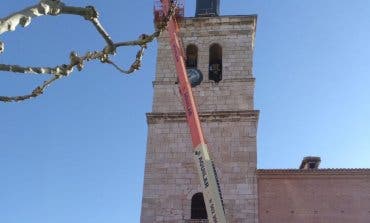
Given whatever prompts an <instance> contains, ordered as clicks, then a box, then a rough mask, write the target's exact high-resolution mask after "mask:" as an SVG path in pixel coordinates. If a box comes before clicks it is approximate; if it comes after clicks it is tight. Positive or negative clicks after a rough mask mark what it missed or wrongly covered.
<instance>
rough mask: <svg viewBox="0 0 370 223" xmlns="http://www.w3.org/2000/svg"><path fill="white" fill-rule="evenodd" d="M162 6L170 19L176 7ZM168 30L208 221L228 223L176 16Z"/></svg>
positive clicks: (169, 3) (168, 1) (167, 2)
mask: <svg viewBox="0 0 370 223" xmlns="http://www.w3.org/2000/svg"><path fill="white" fill-rule="evenodd" d="M161 2H162V6H163V13H164V15H167V13H168V12H169V9H170V7H171V6H172V5H173V1H171V0H161ZM167 30H168V34H169V37H170V45H171V49H172V55H173V58H174V62H175V65H176V71H177V75H178V79H179V91H180V94H181V97H182V103H183V106H184V109H185V113H186V119H187V122H188V125H189V129H190V134H191V139H192V144H193V150H194V151H193V152H194V160H195V163H196V166H197V170H198V174H199V179H200V182H201V184H202V188H203V196H204V201H205V205H206V209H207V214H208V220H209V221H210V222H211V223H226V218H225V212H224V208H223V203H222V196H221V193H220V190H219V185H218V181H217V176H216V172H215V168H214V166H213V163H212V160H211V158H210V156H209V153H208V148H207V144H206V141H205V138H204V134H203V130H202V126H201V124H200V120H199V114H198V110H197V107H196V104H195V100H194V97H193V92H192V89H191V85H190V83H189V80H188V76H187V72H186V68H185V60H184V57H183V51H182V48H181V42H180V38H179V35H178V32H179V26H178V23H177V21H176V18H175V17H174V16H173V17H172V18H171V19H170V21H169V23H168V28H167Z"/></svg>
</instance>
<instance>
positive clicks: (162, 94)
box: [141, 16, 258, 223]
mask: <svg viewBox="0 0 370 223" xmlns="http://www.w3.org/2000/svg"><path fill="white" fill-rule="evenodd" d="M255 28H256V17H255V16H223V17H212V18H186V19H184V20H183V21H182V28H181V35H182V40H183V45H184V47H186V46H187V45H188V44H195V45H196V46H197V48H198V68H199V69H200V70H201V71H202V72H203V74H204V78H205V79H204V81H203V82H202V83H201V85H199V86H197V87H195V88H193V91H194V96H195V99H196V102H197V104H198V108H199V111H200V116H201V121H202V126H203V129H204V134H205V137H206V139H207V141H208V145H209V149H210V154H211V157H212V158H213V159H214V162H215V166H216V170H217V173H218V176H219V180H220V186H221V191H222V194H223V198H224V203H225V211H226V217H227V220H228V222H233V223H256V222H257V221H258V214H257V211H258V208H257V207H258V205H257V179H256V172H255V171H256V160H257V159H256V156H257V154H256V131H257V123H258V111H255V110H254V106H253V103H254V102H253V96H254V78H253V76H252V59H253V42H254V35H255ZM213 43H218V44H219V45H221V47H222V52H223V58H222V60H223V79H222V81H220V82H219V83H215V82H213V81H210V80H208V65H209V47H210V45H211V44H213ZM176 82H177V78H176V72H175V66H174V63H173V58H172V54H171V49H170V46H169V40H168V36H167V34H166V33H164V34H163V36H161V37H160V38H159V40H158V56H157V68H156V77H155V80H154V82H153V87H154V98H153V108H152V112H151V113H148V114H147V119H148V142H147V153H146V165H145V175H144V189H143V201H142V211H141V222H142V223H156V222H176V223H177V222H188V220H189V219H190V215H191V198H192V196H193V195H194V194H196V193H198V192H201V186H200V182H199V177H198V175H197V174H198V173H197V170H196V167H195V163H194V161H193V155H192V152H193V150H192V143H191V141H190V140H191V138H190V134H189V130H188V126H187V123H186V120H185V114H184V112H183V111H184V109H183V106H182V105H181V98H180V94H179V92H178V86H177V84H176Z"/></svg>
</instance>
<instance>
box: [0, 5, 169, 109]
mask: <svg viewBox="0 0 370 223" xmlns="http://www.w3.org/2000/svg"><path fill="white" fill-rule="evenodd" d="M175 9H176V6H175V3H173V4H172V5H171V7H170V9H169V12H168V16H166V17H164V18H163V20H162V21H161V22H159V23H158V24H157V27H156V31H155V32H154V33H152V34H151V35H147V34H142V35H140V36H139V38H138V39H137V40H133V41H126V42H117V43H114V42H113V40H112V39H111V37H110V35H109V34H108V33H107V32H106V31H105V29H104V27H103V26H102V25H101V24H100V22H99V20H98V13H97V11H96V10H95V8H94V7H92V6H87V7H85V8H81V7H72V6H66V5H65V4H64V3H62V2H61V1H60V0H41V1H40V3H39V4H37V5H34V6H31V7H28V8H26V9H24V10H21V11H19V12H16V13H14V14H12V15H10V16H8V17H6V18H3V19H0V35H1V34H2V33H4V32H8V31H13V30H15V29H16V27H17V26H19V25H21V26H23V27H26V26H27V25H29V24H30V23H31V20H32V18H34V17H38V16H42V15H60V14H71V15H79V16H82V17H84V18H85V19H87V20H89V21H90V22H91V23H92V24H93V25H94V27H95V28H96V30H97V31H98V33H99V34H100V35H101V36H102V37H103V38H104V40H105V42H106V44H107V45H106V46H105V47H104V48H103V50H101V51H94V52H87V53H86V54H85V55H83V56H78V55H77V53H76V52H71V53H70V62H69V64H62V65H59V66H56V67H55V68H51V67H23V66H19V65H8V64H0V71H6V72H14V73H19V74H50V75H53V77H52V78H51V79H49V80H47V81H45V82H44V83H43V84H42V85H40V86H37V87H36V88H35V89H34V90H33V91H32V93H30V94H28V95H23V96H14V97H7V96H0V101H3V102H17V101H23V100H27V99H30V98H34V97H37V96H39V95H41V94H42V93H43V92H44V90H45V89H46V88H47V87H48V86H49V85H50V84H52V83H53V82H54V81H56V80H58V79H60V78H61V77H65V76H68V75H70V74H71V73H72V72H73V68H74V67H76V68H77V69H78V70H79V71H81V70H82V69H83V67H84V62H85V61H90V60H100V61H101V62H102V63H107V64H111V65H112V66H114V67H115V68H116V69H117V70H119V71H120V72H122V73H124V74H130V73H133V72H135V71H136V70H138V69H140V67H141V64H142V59H143V55H144V50H145V49H146V48H147V44H148V43H150V42H152V41H153V40H155V39H156V38H157V37H158V36H159V35H160V34H161V33H162V32H163V31H164V30H165V29H166V27H167V24H168V21H169V20H170V19H171V18H172V17H173V16H174V15H175ZM125 46H139V47H140V49H139V50H138V52H137V54H136V57H135V61H134V62H133V63H132V64H131V66H130V68H129V69H128V70H125V69H123V68H121V67H119V66H118V65H117V64H115V63H114V62H113V61H112V60H110V58H109V56H110V55H114V54H115V52H116V49H117V48H118V47H125ZM3 50H4V44H3V42H1V41H0V53H2V52H3Z"/></svg>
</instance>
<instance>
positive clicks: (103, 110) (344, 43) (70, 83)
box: [0, 0, 370, 223]
mask: <svg viewBox="0 0 370 223" xmlns="http://www.w3.org/2000/svg"><path fill="white" fill-rule="evenodd" d="M35 2H36V1H29V0H28V1H26V0H17V1H12V0H2V1H1V3H0V17H4V16H5V15H7V14H8V13H9V12H12V11H15V10H17V9H21V8H23V7H25V6H27V5H29V4H32V3H35ZM221 2H222V6H221V12H222V14H223V15H227V14H258V16H259V17H258V26H257V35H256V48H255V59H254V61H255V63H254V75H255V77H256V79H257V82H256V94H255V96H256V109H260V110H261V114H260V122H259V130H258V167H259V168H297V167H298V165H299V163H300V161H301V159H302V157H303V156H306V155H317V156H321V158H322V167H326V168H338V167H345V168H364V167H370V152H369V149H370V117H369V114H370V87H369V86H370V61H369V60H370V43H369V40H370V28H369V27H370V1H368V0H356V1H349V0H347V1H344V0H300V1H296V0H284V1H272V0H270V1H269V0H265V1H261V0H228V1H226V0H223V1H221ZM66 3H69V4H74V5H79V6H85V5H95V6H96V7H97V8H98V10H99V11H100V13H101V20H102V22H103V24H104V25H105V27H106V28H107V30H108V31H109V32H110V33H111V34H112V37H113V39H114V40H116V41H119V40H120V41H122V40H130V39H134V38H136V37H137V36H138V35H140V34H141V33H148V32H151V31H153V23H152V7H153V6H152V1H151V0H142V1H103V0H96V1H84V0H76V1H66ZM194 5H195V0H192V1H186V6H187V12H186V14H187V16H192V15H193V14H194ZM0 39H1V40H2V41H4V42H5V43H6V44H7V45H6V46H7V48H6V51H5V53H4V54H2V55H0V63H19V64H23V65H34V64H43V65H50V66H54V65H56V64H60V63H65V62H67V58H68V54H69V52H70V51H71V50H75V51H77V52H80V53H83V52H85V51H86V50H94V49H100V48H102V46H103V44H104V42H103V41H102V40H101V39H100V37H99V36H98V35H96V34H95V32H94V29H93V28H92V27H91V25H90V24H88V23H87V22H86V21H84V20H83V19H81V18H78V17H73V16H72V17H71V16H59V17H48V18H47V17H42V18H38V19H36V20H34V21H33V23H32V24H31V26H30V27H29V28H27V29H19V30H17V31H16V32H12V33H6V34H4V35H2V36H0ZM133 54H134V51H133V49H128V50H126V49H122V50H119V55H118V56H117V57H116V58H115V60H116V61H118V62H119V63H120V64H126V65H128V64H129V61H130V59H131V58H132V56H133ZM155 57H156V43H153V44H151V45H150V47H149V49H148V50H147V52H146V55H145V58H144V65H143V67H142V69H141V71H139V72H137V73H135V74H134V75H132V76H123V75H122V74H120V73H117V72H116V70H114V69H113V68H112V67H110V66H107V65H101V64H99V63H97V62H92V63H89V64H87V66H86V68H85V70H84V71H83V72H76V73H74V74H73V75H72V76H70V77H69V78H66V79H63V80H61V81H59V82H58V83H56V84H55V85H53V86H52V87H50V88H49V90H47V92H46V93H45V94H44V95H43V96H41V97H39V98H37V99H33V100H30V101H27V102H23V103H16V104H0V222H3V223H50V222H52V223H66V222H69V223H80V222H84V223H85V222H86V223H102V222H108V223H118V222H129V223H131V222H132V223H134V222H139V215H140V204H141V194H142V184H143V172H144V171H143V169H144V161H145V147H146V134H147V125H146V118H145V113H146V112H150V111H151V103H152V93H153V89H152V83H151V82H152V80H153V78H154V68H155ZM42 80H43V78H42V77H31V76H14V75H12V74H7V73H1V74H0V95H13V94H23V93H27V92H28V91H29V90H31V89H32V87H33V86H34V85H36V84H37V83H40V82H41V81H42Z"/></svg>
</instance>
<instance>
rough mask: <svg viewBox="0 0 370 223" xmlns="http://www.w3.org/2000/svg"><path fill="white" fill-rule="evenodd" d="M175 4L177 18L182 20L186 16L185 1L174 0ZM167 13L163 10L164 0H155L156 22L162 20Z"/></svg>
mask: <svg viewBox="0 0 370 223" xmlns="http://www.w3.org/2000/svg"><path fill="white" fill-rule="evenodd" d="M173 2H174V4H175V5H176V15H175V17H176V20H177V21H180V20H181V19H182V18H184V14H185V1H184V0H174V1H173ZM164 16H165V13H164V11H163V4H162V0H154V22H155V23H157V22H160V21H162V19H163V17H164Z"/></svg>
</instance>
